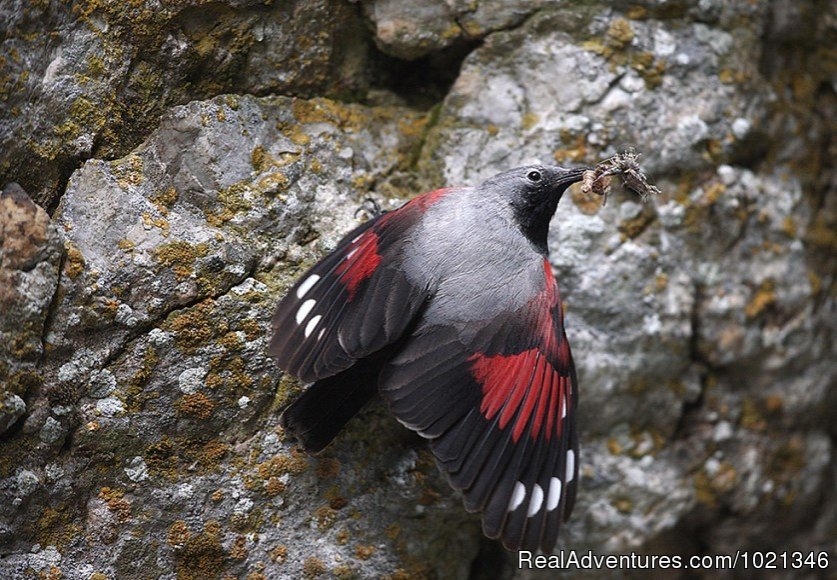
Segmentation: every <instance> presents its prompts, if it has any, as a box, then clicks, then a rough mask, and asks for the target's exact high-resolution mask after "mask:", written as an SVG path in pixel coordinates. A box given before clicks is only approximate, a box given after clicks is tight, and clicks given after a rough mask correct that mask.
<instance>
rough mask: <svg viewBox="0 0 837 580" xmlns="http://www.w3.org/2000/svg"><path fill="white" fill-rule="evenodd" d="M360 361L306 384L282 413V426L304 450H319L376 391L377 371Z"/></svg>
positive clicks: (311, 451) (314, 451) (376, 367)
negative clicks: (330, 375) (309, 384)
mask: <svg viewBox="0 0 837 580" xmlns="http://www.w3.org/2000/svg"><path fill="white" fill-rule="evenodd" d="M363 362H364V361H361V362H358V363H356V364H355V365H354V366H352V367H350V368H348V369H346V370H345V371H343V372H341V373H338V374H336V375H334V376H332V377H328V378H325V379H321V380H319V381H317V382H316V383H314V384H313V385H311V386H310V387H308V390H306V391H305V392H304V393H302V395H300V397H299V398H298V399H297V400H296V401H294V402H293V403H291V404H290V405H289V406H288V407H286V408H285V410H284V411H283V412H282V416H281V417H280V418H279V421H280V424H281V425H282V427H283V428H284V429H285V430H286V431H287V432H288V433H289V434H291V435H293V436H295V437H296V438H297V439H298V440H299V442H300V443H301V444H302V446H303V447H304V448H305V450H306V451H308V452H310V453H316V452H318V451H322V449H323V448H325V447H326V446H327V445H328V444H329V443H331V441H332V440H333V439H334V438H335V437H336V436H337V434H338V433H339V432H340V430H341V429H343V427H344V426H345V425H346V423H348V422H349V420H350V419H351V418H352V417H354V416H355V415H356V414H357V413H358V411H360V410H361V409H362V408H363V406H364V405H366V403H367V402H368V401H369V400H370V399H371V398H372V397H373V396H374V395H375V393H376V392H377V390H378V371H379V367H378V366H375V368H374V369H371V368H370V365H368V364H363Z"/></svg>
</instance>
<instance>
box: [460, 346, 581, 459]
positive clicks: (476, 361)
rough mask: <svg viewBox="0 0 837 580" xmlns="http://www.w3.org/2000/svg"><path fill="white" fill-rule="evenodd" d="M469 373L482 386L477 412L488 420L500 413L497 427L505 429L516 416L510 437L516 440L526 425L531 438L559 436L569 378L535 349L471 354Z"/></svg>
mask: <svg viewBox="0 0 837 580" xmlns="http://www.w3.org/2000/svg"><path fill="white" fill-rule="evenodd" d="M471 360H472V361H473V366H472V367H471V372H472V373H473V375H474V378H475V379H476V381H477V382H478V383H479V384H480V385H482V394H483V398H482V404H481V405H480V412H481V413H482V414H483V416H484V417H485V418H486V419H488V420H489V421H490V420H491V419H493V418H494V417H495V416H496V415H497V413H500V420H499V422H498V426H499V427H500V429H505V428H506V426H507V425H508V424H509V422H510V421H511V420H512V418H514V417H515V416H516V417H517V419H516V420H515V422H514V426H513V428H512V440H513V441H514V442H515V443H516V442H517V441H518V440H519V439H520V436H521V434H522V433H523V431H524V430H525V429H526V425H527V424H528V423H529V421H530V420H531V421H532V429H531V430H530V431H529V433H530V436H531V437H532V439H536V438H537V437H539V436H540V435H541V433H542V432H541V429H542V428H544V431H543V436H544V437H546V439H547V441H549V440H550V439H551V438H552V436H553V435H555V436H557V437H560V436H561V432H562V430H563V428H564V426H563V417H564V416H566V411H567V410H566V405H567V401H568V397H569V394H570V393H569V390H570V382H569V380H568V377H566V376H561V375H560V374H558V372H556V370H555V368H554V367H553V366H552V364H551V363H550V362H549V361H548V360H547V359H546V357H544V356H543V355H542V354H541V353H540V352H539V351H538V349H534V348H533V349H530V350H527V351H525V352H522V353H520V354H513V355H510V356H503V355H494V356H490V357H487V356H483V355H479V354H477V355H474V356H472V357H471Z"/></svg>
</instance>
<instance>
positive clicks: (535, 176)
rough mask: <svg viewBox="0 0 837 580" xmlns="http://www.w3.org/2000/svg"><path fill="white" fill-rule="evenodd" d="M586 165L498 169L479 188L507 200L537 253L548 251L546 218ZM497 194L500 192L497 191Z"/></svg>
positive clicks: (514, 216)
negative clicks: (498, 171) (574, 167)
mask: <svg viewBox="0 0 837 580" xmlns="http://www.w3.org/2000/svg"><path fill="white" fill-rule="evenodd" d="M588 169H589V167H581V168H577V169H566V168H564V167H558V166H556V165H526V166H524V167H517V168H515V169H511V170H509V171H504V172H503V173H499V174H497V175H495V176H494V177H491V178H489V179H487V180H486V181H484V182H483V183H482V184H481V185H480V186H479V189H481V190H483V191H485V190H486V189H487V190H489V191H490V192H491V193H493V194H494V195H493V196H491V197H494V198H495V199H496V198H497V197H499V198H500V199H501V200H504V201H507V202H508V203H509V205H510V207H511V209H512V215H513V220H514V222H515V225H516V226H517V227H518V228H519V229H520V231H521V233H523V235H524V236H525V237H526V238H527V239H528V240H529V242H530V243H531V244H532V245H533V246H534V247H535V249H537V250H538V251H539V252H540V253H542V254H546V253H547V246H546V238H547V234H548V233H549V221H550V220H551V219H552V216H553V214H554V213H555V210H556V209H557V207H558V202H559V201H560V200H561V196H562V195H564V192H565V191H566V190H567V188H568V187H569V186H570V185H572V184H573V183H577V182H579V181H581V180H582V175H583V174H584V172H585V171H586V170H588ZM498 194H499V195H498Z"/></svg>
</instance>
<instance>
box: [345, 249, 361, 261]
mask: <svg viewBox="0 0 837 580" xmlns="http://www.w3.org/2000/svg"><path fill="white" fill-rule="evenodd" d="M358 248H360V246H355V247H354V248H353V249H352V251H351V252H349V253H348V254H346V261H347V262H348V261H349V259H350V258H351V257H352V256H354V255H355V252H357V250H358Z"/></svg>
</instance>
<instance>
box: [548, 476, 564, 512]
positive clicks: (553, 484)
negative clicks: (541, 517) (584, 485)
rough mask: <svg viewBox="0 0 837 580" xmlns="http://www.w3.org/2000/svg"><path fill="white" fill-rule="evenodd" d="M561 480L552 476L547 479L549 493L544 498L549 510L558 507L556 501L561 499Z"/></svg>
mask: <svg viewBox="0 0 837 580" xmlns="http://www.w3.org/2000/svg"><path fill="white" fill-rule="evenodd" d="M561 486H562V483H561V480H560V479H558V478H557V477H553V478H551V479H550V480H549V495H548V496H547V498H546V509H547V510H549V511H552V510H554V509H555V508H557V507H558V502H559V501H561Z"/></svg>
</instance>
